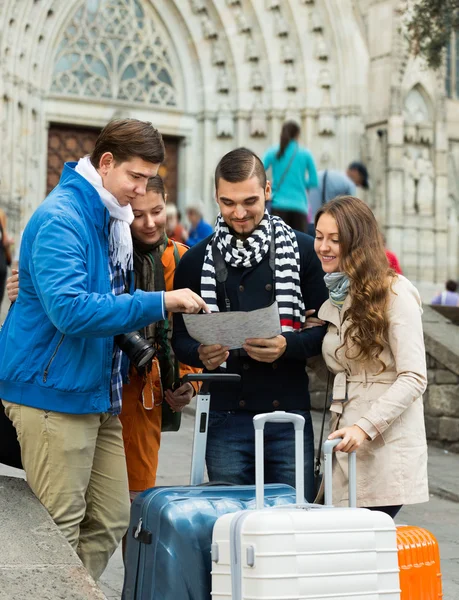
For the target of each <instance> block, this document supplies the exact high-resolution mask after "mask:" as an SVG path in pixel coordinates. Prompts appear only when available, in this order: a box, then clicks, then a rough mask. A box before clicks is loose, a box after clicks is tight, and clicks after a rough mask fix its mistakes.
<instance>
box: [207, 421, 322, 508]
mask: <svg viewBox="0 0 459 600" xmlns="http://www.w3.org/2000/svg"><path fill="white" fill-rule="evenodd" d="M289 412H293V413H296V414H300V415H302V416H303V417H304V418H305V427H304V490H305V496H306V499H307V500H308V501H309V502H313V501H314V497H315V494H314V432H313V429H312V420H311V413H310V412H309V411H303V410H292V411H289ZM253 417H254V414H253V413H249V412H244V411H227V410H226V411H223V410H222V411H220V410H211V411H210V415H209V430H208V438H207V452H206V463H207V471H208V474H209V481H226V482H228V483H234V484H236V485H253V484H254V483H255V430H254V427H253ZM264 458H265V460H264V469H265V483H286V484H288V485H291V486H292V487H295V432H294V429H293V426H292V425H291V424H290V423H285V424H278V423H267V424H266V427H265V435H264Z"/></svg>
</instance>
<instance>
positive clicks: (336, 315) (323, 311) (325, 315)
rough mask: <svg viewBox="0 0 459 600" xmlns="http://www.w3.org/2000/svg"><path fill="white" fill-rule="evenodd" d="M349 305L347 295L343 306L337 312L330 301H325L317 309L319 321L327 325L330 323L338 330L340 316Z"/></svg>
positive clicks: (349, 298) (348, 296)
mask: <svg viewBox="0 0 459 600" xmlns="http://www.w3.org/2000/svg"><path fill="white" fill-rule="evenodd" d="M350 305H351V295H350V294H348V295H347V297H346V299H345V300H344V304H343V306H342V308H341V310H339V308H337V307H336V306H335V305H334V304H332V303H331V302H330V300H326V301H325V302H324V303H323V304H322V306H321V307H320V309H319V315H318V316H319V319H322V320H323V321H327V322H328V323H332V324H333V325H335V327H337V328H338V329H340V328H341V325H342V323H341V315H342V314H344V313H345V312H346V310H347V309H348V308H349V306H350Z"/></svg>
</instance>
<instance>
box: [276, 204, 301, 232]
mask: <svg viewBox="0 0 459 600" xmlns="http://www.w3.org/2000/svg"><path fill="white" fill-rule="evenodd" d="M272 214H273V215H276V216H277V217H280V218H281V219H282V220H283V221H284V223H286V224H287V225H290V227H291V228H292V229H296V231H302V232H303V233H308V217H307V215H306V214H305V213H301V212H298V211H296V210H279V209H277V208H273V209H272Z"/></svg>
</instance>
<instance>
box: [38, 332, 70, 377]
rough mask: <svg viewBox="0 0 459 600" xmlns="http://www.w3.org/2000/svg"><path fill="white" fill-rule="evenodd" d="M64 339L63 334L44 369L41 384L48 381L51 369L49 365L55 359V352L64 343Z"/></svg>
mask: <svg viewBox="0 0 459 600" xmlns="http://www.w3.org/2000/svg"><path fill="white" fill-rule="evenodd" d="M64 338H65V334H64V333H63V334H62V335H61V339H60V340H59V342H58V344H57V346H56V348H55V350H54V352H53V355H52V356H51V358H50V359H49V362H48V364H47V365H46V367H45V372H44V373H43V383H46V380H47V379H48V373H49V368H50V367H51V365H52V363H53V360H54V359H55V358H56V354H57V351H58V350H59V348H60V347H61V344H62V342H63V341H64Z"/></svg>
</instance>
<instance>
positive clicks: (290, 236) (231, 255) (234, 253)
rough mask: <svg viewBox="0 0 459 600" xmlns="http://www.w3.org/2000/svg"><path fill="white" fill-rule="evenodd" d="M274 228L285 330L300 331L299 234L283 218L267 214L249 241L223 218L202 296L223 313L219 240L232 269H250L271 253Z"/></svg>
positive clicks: (217, 227) (204, 269)
mask: <svg viewBox="0 0 459 600" xmlns="http://www.w3.org/2000/svg"><path fill="white" fill-rule="evenodd" d="M273 228H274V240H275V246H276V253H275V261H274V267H275V268H274V284H275V292H276V296H275V297H276V300H277V303H278V304H279V317H280V323H281V328H282V331H297V330H299V329H301V327H302V325H303V324H304V322H305V307H304V301H303V296H302V294H301V286H300V252H299V249H298V241H297V239H296V235H295V233H294V231H293V229H291V228H290V227H289V226H288V225H286V224H285V223H284V222H283V221H282V219H280V218H279V217H274V216H270V215H269V214H268V213H267V212H265V214H264V216H263V219H262V220H261V222H260V224H259V225H258V227H257V228H256V229H255V231H254V232H253V233H252V234H251V235H250V237H248V238H247V239H245V240H241V239H239V238H237V237H236V236H235V235H234V234H233V233H231V231H230V230H229V228H228V225H227V224H226V223H225V221H224V220H223V218H222V216H221V215H218V217H217V221H216V224H215V234H214V237H213V239H212V240H211V241H210V242H209V244H208V246H207V248H206V253H205V257H204V264H203V267H202V274H201V296H202V298H203V300H204V301H205V302H206V303H207V305H208V306H209V308H210V310H211V311H212V312H219V310H220V309H219V308H218V305H217V284H216V279H215V266H214V259H213V255H212V242H213V241H214V240H215V241H216V243H217V247H218V249H219V250H220V252H221V255H222V257H223V260H224V261H225V263H226V264H228V265H229V266H231V267H236V268H244V269H249V268H251V267H254V266H256V265H257V264H259V263H260V262H261V261H262V260H263V259H264V258H265V256H266V255H268V254H269V248H270V244H271V232H272V231H273Z"/></svg>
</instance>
